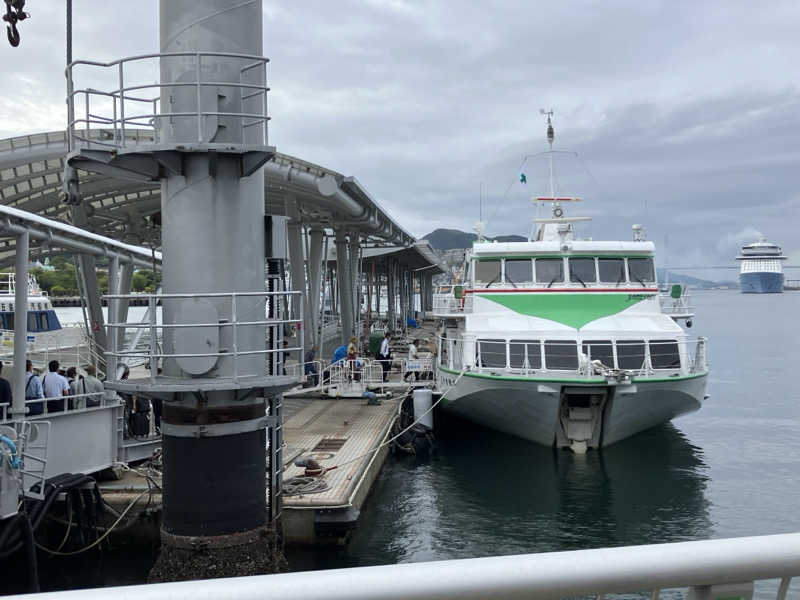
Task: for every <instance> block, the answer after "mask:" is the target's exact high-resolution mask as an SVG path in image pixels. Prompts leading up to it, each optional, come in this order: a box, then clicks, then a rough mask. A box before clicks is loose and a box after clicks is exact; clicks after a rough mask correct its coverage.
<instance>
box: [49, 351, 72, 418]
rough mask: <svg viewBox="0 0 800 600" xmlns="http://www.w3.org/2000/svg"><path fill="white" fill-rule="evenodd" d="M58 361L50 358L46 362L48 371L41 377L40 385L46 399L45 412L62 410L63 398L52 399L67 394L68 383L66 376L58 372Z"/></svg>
mask: <svg viewBox="0 0 800 600" xmlns="http://www.w3.org/2000/svg"><path fill="white" fill-rule="evenodd" d="M58 367H59V364H58V361H57V360H51V361H50V362H49V363H47V369H48V371H49V372H48V373H47V374H46V375H45V376H44V377H42V387H43V388H44V396H45V398H50V399H49V400H48V401H47V412H61V411H63V410H64V400H63V399H60V400H54V398H58V397H59V396H69V384H68V383H67V378H66V377H64V376H63V375H59V374H58Z"/></svg>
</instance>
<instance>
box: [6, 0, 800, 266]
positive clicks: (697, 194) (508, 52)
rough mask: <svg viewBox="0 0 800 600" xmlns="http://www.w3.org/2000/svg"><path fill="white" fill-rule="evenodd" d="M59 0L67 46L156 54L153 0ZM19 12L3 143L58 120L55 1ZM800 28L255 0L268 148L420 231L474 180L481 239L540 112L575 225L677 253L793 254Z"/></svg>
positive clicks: (566, 12)
mask: <svg viewBox="0 0 800 600" xmlns="http://www.w3.org/2000/svg"><path fill="white" fill-rule="evenodd" d="M74 5H75V7H74V21H75V30H74V57H75V58H90V59H94V60H112V59H115V58H119V57H122V56H126V55H132V54H140V53H147V52H155V51H156V48H157V37H158V31H157V29H158V28H157V3H156V2H154V1H152V0H137V1H136V2H132V1H130V0H108V1H107V2H103V3H100V2H96V1H92V0H75V1H74ZM27 8H28V9H29V11H30V12H31V14H32V18H31V19H30V20H27V21H25V22H23V23H22V24H21V26H20V31H21V36H22V44H21V46H20V47H19V48H16V49H11V48H10V47H8V45H7V44H5V43H3V44H2V49H0V59H2V71H0V89H2V90H3V93H2V95H1V96H0V136H2V137H7V136H11V135H17V134H22V133H30V132H34V131H43V130H55V129H62V128H63V127H64V122H65V116H64V115H65V110H64V104H63V97H64V88H65V84H64V77H63V64H64V54H65V49H64V4H63V2H62V1H61V0H29V2H28V6H27ZM798 31H800V3H798V2H796V0H794V1H788V2H779V1H770V2H762V3H754V2H745V1H742V2H735V1H726V2H682V1H676V0H670V1H669V2H655V1H648V2H639V1H631V2H610V1H603V2H588V1H582V2H581V1H570V2H548V3H545V2H530V1H529V0H528V1H497V2H492V1H478V0H475V1H470V2H467V1H463V2H455V1H453V2H423V1H419V2H404V1H401V0H393V1H392V0H389V1H381V0H365V1H361V2H355V1H347V0H337V1H336V2H332V1H329V0H324V1H323V0H321V1H318V2H304V1H302V0H295V1H293V2H272V1H270V0H265V1H264V51H265V54H266V55H267V56H268V57H270V59H271V64H270V69H269V83H270V86H271V88H272V92H271V94H270V114H271V116H272V122H271V124H270V142H271V143H272V144H274V145H275V146H276V147H277V148H278V150H280V151H282V152H285V153H288V154H293V155H296V156H299V157H302V158H304V159H306V160H309V161H312V162H316V163H319V164H322V165H324V166H326V167H330V168H332V169H335V170H337V171H339V172H341V173H343V174H345V175H354V176H356V177H357V178H358V179H359V180H360V181H361V183H362V184H364V185H365V186H366V188H367V189H368V190H369V191H370V192H371V194H372V195H373V196H374V197H375V198H377V199H378V200H379V202H381V203H382V204H383V206H384V207H385V208H386V209H387V210H388V211H389V212H390V213H391V214H392V215H393V216H394V217H395V218H396V219H397V220H398V221H399V222H400V223H401V224H402V225H403V226H405V227H406V229H407V230H409V231H411V233H413V234H415V235H417V236H422V235H424V234H426V233H428V232H429V231H431V230H432V229H434V228H436V227H453V228H459V229H463V230H471V229H472V228H473V226H474V223H475V221H477V220H478V215H479V190H480V189H481V184H482V188H483V217H484V221H488V223H487V229H486V232H487V234H489V235H496V234H503V233H518V234H527V233H528V230H529V228H530V221H531V219H532V218H533V217H534V216H535V208H534V207H533V206H532V205H531V202H530V200H529V198H530V197H531V196H532V195H535V194H541V193H544V192H546V190H547V177H546V163H544V162H542V159H533V158H532V159H528V161H527V162H526V164H525V167H524V169H523V170H526V172H527V174H528V185H527V186H521V185H520V184H518V183H515V184H513V185H511V187H510V189H509V191H508V193H507V194H506V193H505V192H506V189H507V188H508V187H509V184H511V183H512V182H514V181H515V180H516V179H517V177H518V172H519V171H518V169H519V166H520V163H521V162H522V160H523V157H524V156H525V155H529V154H535V153H538V152H541V151H543V150H545V149H546V141H545V137H544V131H545V125H544V120H543V118H542V116H541V115H540V114H539V108H542V107H544V108H548V109H549V108H553V109H554V110H555V113H556V116H555V127H556V145H555V147H556V148H558V149H561V150H571V151H576V152H577V153H578V154H579V157H580V158H579V159H575V158H574V157H570V156H569V155H561V156H559V157H558V160H557V161H556V173H557V175H558V187H557V190H556V191H557V192H558V193H563V194H580V195H581V196H582V197H583V198H584V200H585V201H584V203H583V205H581V206H580V210H579V212H580V214H588V215H590V216H592V217H594V219H595V220H594V221H593V223H591V224H589V225H588V226H584V227H583V228H582V230H581V231H582V233H583V234H584V235H587V236H592V237H594V238H595V239H601V238H602V239H608V238H611V239H615V238H621V239H629V238H630V226H631V225H632V224H633V223H642V224H643V225H644V226H645V228H646V229H647V232H648V236H649V238H650V239H652V240H654V241H655V242H656V243H657V244H658V246H659V247H662V246H663V244H664V241H665V236H667V235H668V236H669V261H670V262H671V263H673V264H682V265H684V266H688V265H690V264H691V265H706V264H731V265H733V264H734V262H733V260H732V258H733V256H735V254H736V252H737V250H738V246H740V245H741V244H742V243H743V242H749V241H753V240H754V239H755V238H757V237H758V236H759V235H761V234H763V235H765V236H766V237H767V238H768V239H770V240H771V241H775V242H777V243H779V244H781V245H782V246H783V247H784V250H785V251H786V252H787V253H788V254H791V255H792V256H793V259H792V261H791V262H792V263H794V264H800V236H798V225H799V224H800V218H799V217H800V185H798V182H799V181H800V168H799V167H800V92H799V91H798V85H800V84H799V83H798V82H800V46H799V45H798V41H797V40H798V37H800V36H798ZM573 210H574V209H573ZM572 214H575V213H574V212H573V213H572ZM661 254H662V261H661V262H663V254H664V252H663V250H662V251H661ZM794 273H796V274H797V276H798V277H800V271H795V272H794ZM733 275H734V273H731V276H732V277H731V278H733ZM790 277H791V275H790Z"/></svg>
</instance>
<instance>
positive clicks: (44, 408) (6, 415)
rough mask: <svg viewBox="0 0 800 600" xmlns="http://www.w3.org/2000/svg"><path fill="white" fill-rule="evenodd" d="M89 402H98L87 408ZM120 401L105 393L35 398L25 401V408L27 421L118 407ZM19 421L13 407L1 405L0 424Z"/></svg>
mask: <svg viewBox="0 0 800 600" xmlns="http://www.w3.org/2000/svg"><path fill="white" fill-rule="evenodd" d="M87 401H89V402H96V403H97V404H96V405H94V406H87ZM118 403H119V400H109V399H108V398H107V397H106V393H105V392H91V393H88V394H74V395H71V396H52V397H48V398H33V399H31V400H25V406H27V407H28V409H29V410H28V414H26V415H25V417H24V418H25V419H33V418H40V417H51V418H52V417H54V416H56V415H61V414H64V413H75V412H82V411H84V410H87V409H92V408H97V407H101V406H110V405H112V404H113V405H116V404H118ZM50 404H53V405H56V404H58V405H62V406H63V408H60V409H58V410H53V409H51V408H50V407H49V406H48V405H50ZM40 407H41V412H36V413H35V414H30V413H31V410H37V409H38V408H40ZM13 420H19V419H18V418H17V417H15V416H12V415H11V406H10V405H9V404H0V422H5V421H13Z"/></svg>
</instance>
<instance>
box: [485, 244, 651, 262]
mask: <svg viewBox="0 0 800 600" xmlns="http://www.w3.org/2000/svg"><path fill="white" fill-rule="evenodd" d="M564 246H567V249H566V250H565V249H564ZM654 252H655V244H653V242H648V241H642V242H633V241H631V242H627V241H593V240H575V241H572V240H570V241H565V242H563V244H562V242H560V241H543V242H475V243H474V244H473V245H472V256H473V258H492V257H497V258H501V257H503V258H504V257H513V256H520V257H531V256H537V255H540V254H541V255H542V256H548V255H550V256H552V255H554V254H557V255H559V256H569V255H571V254H575V255H587V254H589V255H592V256H603V255H610V256H619V255H620V254H622V255H625V256H628V255H641V256H652V255H653V254H654Z"/></svg>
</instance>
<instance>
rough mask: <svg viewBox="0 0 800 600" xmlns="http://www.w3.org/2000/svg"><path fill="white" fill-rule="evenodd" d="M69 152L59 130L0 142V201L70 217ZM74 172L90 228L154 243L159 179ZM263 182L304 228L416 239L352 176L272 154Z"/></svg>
mask: <svg viewBox="0 0 800 600" xmlns="http://www.w3.org/2000/svg"><path fill="white" fill-rule="evenodd" d="M92 135H93V136H96V137H97V139H98V140H101V139H104V138H105V137H108V136H110V135H111V134H110V132H108V131H106V130H102V129H97V130H92ZM125 135H126V138H128V139H129V140H130V141H131V142H132V143H133V144H136V142H141V143H143V144H147V143H152V134H151V133H150V132H149V131H146V130H132V131H131V130H126V132H125ZM67 152H68V147H67V136H66V132H64V131H52V132H45V133H35V134H30V135H25V136H19V137H14V138H8V139H4V140H0V204H3V205H5V206H11V207H14V208H17V209H21V210H25V211H29V212H32V213H34V214H36V215H39V216H43V217H47V218H49V219H54V220H59V221H62V222H64V223H69V222H70V209H71V207H70V206H69V205H67V204H65V203H64V202H62V198H61V191H62V176H63V172H64V160H65V157H66V155H67ZM79 176H80V191H81V196H82V199H83V203H84V205H85V206H86V208H87V213H88V219H89V220H88V225H87V229H88V230H89V231H91V232H93V233H97V234H100V235H104V236H108V237H111V238H114V239H116V240H120V241H121V242H124V243H127V244H132V245H136V246H144V247H150V248H158V247H160V245H161V227H160V211H161V193H160V187H159V185H158V184H157V183H154V182H152V181H145V180H135V179H121V178H113V177H109V176H107V175H101V174H98V173H89V172H85V171H79ZM264 186H265V210H266V213H267V214H271V215H284V216H292V217H294V218H299V219H300V220H301V221H302V223H303V224H306V225H310V226H319V227H324V228H332V227H334V226H343V227H346V229H347V232H348V233H350V234H352V233H358V234H359V235H360V236H361V237H362V242H367V243H368V244H371V245H390V246H403V247H408V246H410V245H412V244H414V242H415V239H414V237H413V236H412V235H411V234H409V233H408V232H407V231H405V230H404V229H403V228H402V227H401V226H400V225H399V224H398V223H397V222H396V221H394V220H393V219H392V218H391V217H390V216H389V215H388V213H386V211H385V210H384V209H383V208H382V207H381V206H380V205H379V204H378V203H377V202H376V201H375V199H374V198H372V197H371V196H370V195H369V193H368V192H367V190H366V189H365V188H364V187H363V186H362V185H361V184H360V183H359V182H358V181H357V180H356V179H355V178H354V177H347V176H344V175H342V174H340V173H337V172H335V171H332V170H330V169H326V168H325V167H322V166H319V165H315V164H313V163H309V162H307V161H303V160H301V159H299V158H296V157H293V156H289V155H286V154H281V153H276V154H275V157H274V158H273V160H271V161H269V162H268V163H266V165H264ZM295 210H296V211H297V212H296V213H295V212H294V211H295ZM14 244H15V241H14V238H13V237H11V238H8V239H0V267H4V266H8V265H9V264H10V263H11V262H13V260H14V259H13V256H14ZM60 252H63V249H60V248H58V247H56V246H53V245H50V246H48V245H44V246H43V247H40V248H39V249H38V254H37V252H32V258H33V257H37V258H38V257H45V256H47V255H49V254H56V253H60Z"/></svg>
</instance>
